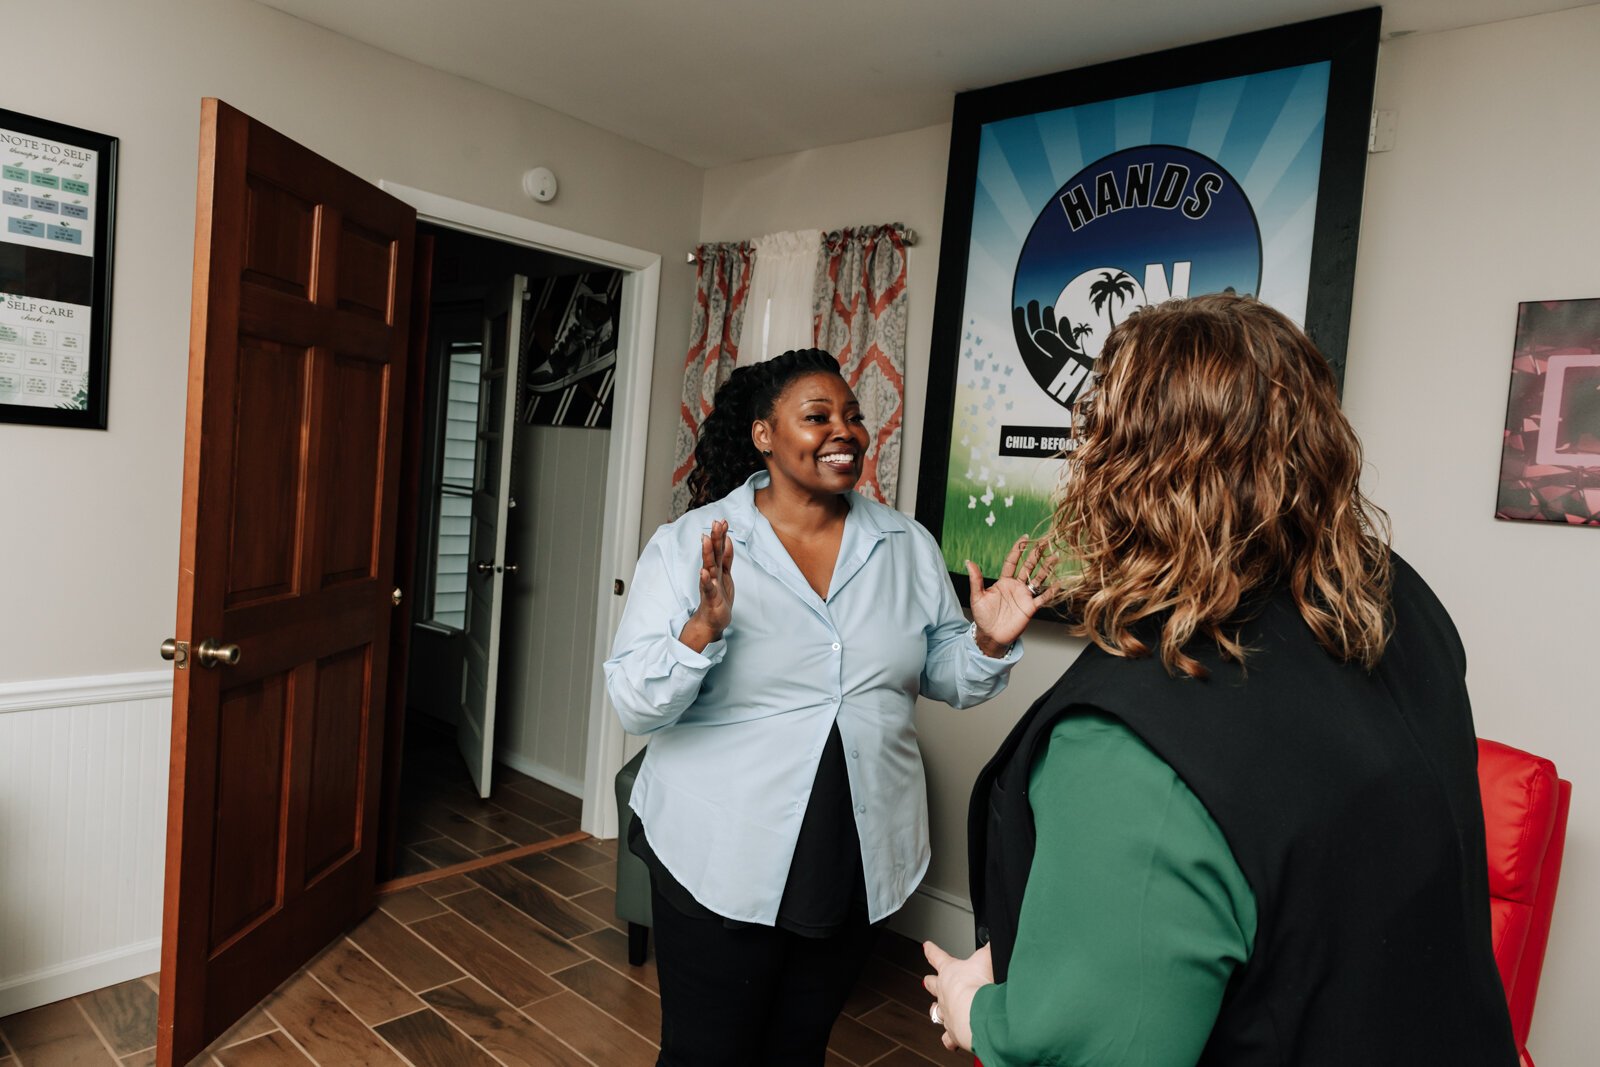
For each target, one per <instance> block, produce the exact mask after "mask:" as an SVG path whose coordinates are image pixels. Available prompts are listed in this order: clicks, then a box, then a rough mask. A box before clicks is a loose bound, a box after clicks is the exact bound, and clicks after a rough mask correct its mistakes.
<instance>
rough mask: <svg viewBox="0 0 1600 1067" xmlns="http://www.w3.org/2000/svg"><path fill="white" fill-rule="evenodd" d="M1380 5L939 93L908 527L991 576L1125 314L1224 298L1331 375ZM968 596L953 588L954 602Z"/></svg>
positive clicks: (1348, 273) (1046, 501)
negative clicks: (1238, 302) (1266, 306)
mask: <svg viewBox="0 0 1600 1067" xmlns="http://www.w3.org/2000/svg"><path fill="white" fill-rule="evenodd" d="M1379 22H1380V12H1379V10H1378V9H1377V8H1371V9H1368V10H1364V11H1357V12H1354V13H1351V14H1347V15H1339V16H1335V17H1333V18H1327V19H1319V20H1316V21H1314V22H1306V23H1300V24H1297V25H1294V26H1287V27H1282V28H1279V29H1273V30H1266V31H1262V32H1258V33H1252V34H1247V35H1244V36H1241V37H1233V38H1229V39H1227V40H1222V41H1216V42H1211V43H1208V44H1201V45H1194V46H1190V47H1186V48H1181V49H1176V50H1173V51H1168V52H1161V53H1157V54H1152V55H1146V56H1139V57H1136V58H1133V59H1127V60H1120V61H1117V62H1113V63H1106V64H1102V65H1099V66H1094V67H1086V68H1082V69H1079V70H1071V71H1067V72H1064V73H1061V74H1054V75H1047V76H1045V77H1040V78H1033V79H1030V80H1027V81H1021V82H1014V83H1011V84H1009V85H1001V86H996V87H993V88H989V89H981V90H976V91H973V92H968V93H962V94H960V95H958V96H957V97H956V103H955V113H954V118H953V124H952V133H951V144H950V169H949V179H948V185H947V187H946V192H945V215H944V231H943V237H942V241H941V249H940V260H939V282H938V295H937V303H936V306H935V310H934V321H933V338H932V350H931V361H930V370H929V382H928V410H927V422H926V424H925V430H924V434H923V445H922V470H921V476H920V478H919V488H918V494H917V518H918V519H919V520H920V521H921V522H922V523H923V524H924V525H925V526H927V527H928V528H929V529H930V530H932V531H933V533H934V535H935V536H936V537H937V538H938V539H939V542H940V544H941V545H942V546H943V550H944V556H945V560H946V563H947V565H948V567H949V569H950V570H951V571H952V572H957V573H960V572H964V570H965V561H966V560H968V559H971V560H973V561H975V562H977V563H978V564H979V566H980V567H981V568H982V569H983V572H984V573H985V574H987V575H990V576H993V575H995V574H996V573H998V571H999V566H1000V563H1001V561H1002V559H1003V558H1004V555H1005V552H1006V550H1007V549H1008V548H1009V547H1010V545H1011V544H1012V542H1014V541H1015V540H1016V538H1017V537H1018V536H1019V535H1021V534H1024V533H1030V534H1031V533H1036V532H1039V531H1041V530H1043V528H1044V526H1045V524H1046V523H1047V521H1048V518H1049V514H1050V497H1051V494H1052V493H1053V492H1054V490H1055V488H1056V486H1057V483H1058V480H1059V477H1060V471H1061V465H1062V458H1061V457H1062V455H1063V454H1064V452H1065V451H1067V450H1068V449H1070V448H1071V447H1072V444H1073V437H1072V418H1071V408H1072V404H1073V402H1074V401H1075V400H1076V399H1077V397H1078V395H1079V393H1080V392H1081V391H1082V390H1083V389H1084V387H1085V386H1086V385H1087V384H1088V382H1089V380H1090V377H1091V371H1092V367H1093V363H1094V359H1095V356H1096V354H1097V353H1098V352H1099V350H1100V346H1101V345H1102V344H1103V343H1104V341H1105V336H1106V334H1107V333H1108V332H1109V331H1110V330H1111V328H1112V327H1114V326H1115V325H1116V323H1118V322H1120V321H1121V320H1122V319H1123V318H1125V317H1126V316H1127V315H1128V314H1129V313H1131V312H1132V311H1134V310H1135V309H1136V308H1139V307H1141V306H1144V305H1147V304H1154V303H1159V302H1161V301H1163V300H1166V299H1168V298H1170V297H1179V296H1190V295H1199V294H1202V293H1210V292H1221V291H1225V290H1233V291H1236V292H1240V293H1249V294H1253V295H1256V296H1258V297H1260V299H1262V300H1264V301H1266V302H1268V303H1270V304H1272V305H1273V306H1275V307H1277V308H1278V309H1279V310H1281V311H1283V312H1285V313H1286V314H1288V315H1289V316H1290V317H1291V318H1293V319H1294V320H1295V321H1296V322H1299V323H1300V324H1302V325H1303V326H1304V327H1305V328H1306V330H1307V332H1308V333H1310V335H1311V337H1312V339H1313V340H1315V341H1316V342H1317V344H1318V345H1319V347H1320V348H1321V350H1322V351H1323V353H1324V354H1325V355H1326V356H1327V358H1328V359H1329V361H1330V363H1331V364H1332V366H1333V368H1334V372H1335V374H1336V375H1339V376H1340V379H1341V381H1342V371H1343V365H1344V348H1345V341H1346V337H1347V334H1348V329H1349V317H1350V294H1351V288H1352V285H1353V280H1354V274H1355V259H1356V235H1357V231H1358V227H1359V222H1360V212H1361V189H1362V180H1363V176H1364V174H1365V170H1366V152H1367V134H1368V129H1369V124H1370V117H1371V108H1372V85H1373V77H1374V74H1375V71H1376V64H1377V50H1378V28H1379ZM965 585H966V583H965V582H964V581H957V582H956V587H957V589H961V590H963V595H964V590H965Z"/></svg>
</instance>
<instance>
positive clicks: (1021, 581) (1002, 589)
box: [967, 537, 1058, 658]
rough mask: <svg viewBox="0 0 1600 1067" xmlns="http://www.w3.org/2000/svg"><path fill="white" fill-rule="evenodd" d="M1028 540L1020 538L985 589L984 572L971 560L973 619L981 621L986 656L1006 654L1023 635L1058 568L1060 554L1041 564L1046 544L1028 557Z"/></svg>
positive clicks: (980, 634) (980, 644)
mask: <svg viewBox="0 0 1600 1067" xmlns="http://www.w3.org/2000/svg"><path fill="white" fill-rule="evenodd" d="M1027 543H1028V539H1027V538H1026V537H1019V538H1017V543H1016V544H1014V545H1012V546H1011V551H1010V553H1008V554H1007V555H1006V561H1005V563H1004V564H1002V565H1001V567H1000V579H999V581H997V582H995V583H994V584H993V585H991V586H989V587H988V588H984V584H983V572H982V571H980V570H978V565H977V564H976V563H974V562H972V561H971V560H970V559H969V560H967V580H968V581H969V582H970V583H971V596H970V598H969V602H970V603H971V605H972V621H973V622H975V623H977V624H978V648H979V649H980V650H982V652H983V654H984V655H985V656H989V657H991V658H998V657H1000V656H1003V655H1005V654H1006V649H1008V648H1009V647H1010V646H1011V643H1012V642H1013V641H1015V640H1016V639H1017V638H1019V637H1021V636H1022V631H1023V630H1026V629H1027V628H1028V622H1029V621H1030V620H1031V619H1032V618H1033V615H1034V612H1036V611H1038V610H1039V608H1040V607H1041V606H1042V605H1043V604H1044V602H1045V595H1044V594H1045V592H1046V591H1047V589H1048V588H1049V585H1050V572H1051V571H1053V570H1054V569H1055V565H1056V563H1057V561H1058V557H1056V556H1051V557H1050V558H1049V559H1047V560H1045V561H1044V563H1043V564H1040V562H1039V553H1040V552H1041V551H1042V550H1043V548H1044V546H1043V545H1039V544H1036V545H1034V546H1033V550H1032V551H1030V552H1029V553H1028V555H1027V558H1025V559H1024V558H1023V555H1022V550H1023V548H1024V547H1025V546H1026V545H1027ZM1019 560H1020V561H1021V562H1020V563H1019V562H1018V561H1019Z"/></svg>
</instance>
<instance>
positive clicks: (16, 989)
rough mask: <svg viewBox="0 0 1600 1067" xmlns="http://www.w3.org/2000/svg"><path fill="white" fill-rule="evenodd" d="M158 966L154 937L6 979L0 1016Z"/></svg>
mask: <svg viewBox="0 0 1600 1067" xmlns="http://www.w3.org/2000/svg"><path fill="white" fill-rule="evenodd" d="M160 969H161V939H160V938H155V939H153V940H150V941H142V942H140V943H138V944H135V945H124V946H122V947H121V948H117V949H113V950H112V951H110V952H102V953H100V954H98V955H95V956H85V957H83V958H82V959H77V960H68V961H67V962H65V963H58V964H56V965H55V966H54V967H47V968H45V969H44V970H42V971H34V972H33V973H32V974H24V975H18V976H17V977H15V978H7V979H5V980H4V981H0V1019H3V1018H5V1017H6V1016H8V1015H15V1014H16V1013H17V1012H19V1011H27V1010H28V1009H29V1008H37V1007H39V1006H40V1005H41V1004H54V1003H55V1002H56V1001H58V1000H65V999H67V998H68V997H75V996H77V995H78V994H79V993H87V992H89V991H90V990H91V989H104V988H105V987H106V986H111V985H116V984H117V983H119V982H126V981H129V980H130V979H134V978H139V977H141V976H143V975H147V974H153V973H154V972H156V971H158V970H160Z"/></svg>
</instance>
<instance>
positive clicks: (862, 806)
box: [856, 804, 867, 815]
mask: <svg viewBox="0 0 1600 1067" xmlns="http://www.w3.org/2000/svg"><path fill="white" fill-rule="evenodd" d="M856 810H857V811H858V812H860V813H861V814H863V815H865V814H866V813H867V806H866V805H865V804H857V805H856Z"/></svg>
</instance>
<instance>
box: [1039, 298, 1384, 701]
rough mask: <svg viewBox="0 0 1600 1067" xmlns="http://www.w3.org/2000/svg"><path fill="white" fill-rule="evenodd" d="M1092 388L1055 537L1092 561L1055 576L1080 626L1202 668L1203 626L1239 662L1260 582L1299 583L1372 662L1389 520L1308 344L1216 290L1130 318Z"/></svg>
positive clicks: (1338, 644)
mask: <svg viewBox="0 0 1600 1067" xmlns="http://www.w3.org/2000/svg"><path fill="white" fill-rule="evenodd" d="M1095 369H1096V383H1095V385H1094V387H1093V388H1092V389H1091V390H1090V391H1089V392H1088V393H1087V394H1086V395H1085V397H1083V398H1082V399H1080V401H1079V402H1078V405H1077V408H1076V410H1075V414H1074V420H1073V427H1074V431H1075V432H1076V434H1077V436H1078V441H1079V444H1078V447H1077V448H1076V449H1075V450H1074V451H1073V452H1071V453H1070V455H1069V456H1068V458H1067V463H1066V468H1065V472H1064V477H1063V482H1062V487H1061V489H1060V491H1059V492H1058V494H1057V500H1056V507H1055V514H1054V516H1053V521H1052V524H1051V526H1052V529H1051V534H1052V538H1053V540H1054V541H1055V542H1056V543H1057V545H1058V546H1059V547H1060V548H1061V549H1062V550H1064V551H1065V552H1066V553H1068V554H1070V555H1072V556H1075V557H1076V558H1077V559H1078V561H1079V562H1080V570H1079V571H1078V573H1077V574H1076V575H1075V576H1074V577H1072V578H1070V579H1068V580H1067V581H1065V582H1064V583H1063V585H1062V587H1061V588H1060V589H1059V590H1057V593H1056V596H1057V603H1058V604H1059V605H1060V606H1061V607H1062V608H1063V609H1064V610H1065V612H1066V614H1067V615H1068V617H1069V618H1070V619H1072V620H1073V624H1074V626H1075V631H1076V632H1077V633H1079V634H1080V635H1084V636H1087V637H1088V638H1089V639H1090V640H1092V641H1093V642H1094V643H1095V644H1096V645H1098V646H1100V647H1101V648H1103V649H1105V650H1106V651H1107V652H1110V653H1112V654H1114V655H1119V656H1130V657H1137V656H1143V655H1147V654H1148V653H1149V651H1150V649H1149V647H1148V645H1147V644H1146V643H1145V642H1144V641H1142V640H1140V639H1139V638H1138V637H1137V636H1135V634H1134V632H1133V627H1134V626H1135V625H1137V624H1138V623H1139V622H1140V621H1141V620H1145V619H1150V620H1151V621H1152V623H1159V625H1160V628H1161V634H1160V653H1161V660H1162V662H1163V663H1164V664H1165V666H1166V668H1167V670H1168V671H1169V672H1170V673H1172V674H1177V673H1179V672H1182V673H1183V674H1186V675H1188V676H1190V677H1205V676H1206V674H1207V671H1206V669H1205V667H1204V666H1203V665H1202V664H1201V663H1199V662H1198V661H1197V660H1196V659H1194V657H1192V656H1190V655H1188V654H1187V653H1186V652H1185V651H1184V649H1185V646H1186V645H1188V644H1189V642H1190V640H1191V639H1192V638H1194V637H1195V635H1196V634H1200V635H1203V636H1204V637H1205V638H1208V639H1209V640H1211V641H1213V642H1215V644H1216V645H1217V647H1218V649H1219V651H1220V653H1221V655H1222V657H1223V658H1224V659H1228V660H1234V661H1239V662H1242V661H1243V659H1244V657H1245V653H1246V649H1245V648H1244V646H1243V644H1242V643H1241V640H1240V637H1239V634H1238V624H1239V622H1240V621H1241V617H1242V615H1244V614H1245V613H1247V611H1248V610H1249V607H1248V605H1250V604H1251V603H1252V602H1253V601H1255V600H1256V599H1257V597H1255V596H1253V594H1259V593H1266V592H1268V591H1271V590H1273V589H1277V588H1286V589H1287V590H1288V592H1289V593H1290V594H1291V595H1292V596H1293V597H1294V601H1295V604H1296V605H1297V607H1298V608H1299V611H1300V615H1301V617H1302V618H1304V619H1305V622H1306V625H1307V626H1309V627H1310V628H1311V631H1312V633H1313V634H1314V635H1315V636H1316V639H1317V641H1318V643H1319V644H1321V645H1322V646H1323V647H1324V648H1325V649H1327V650H1328V652H1330V653H1331V654H1332V655H1334V656H1335V657H1337V658H1338V659H1340V660H1344V661H1347V662H1356V663H1360V664H1362V665H1363V666H1365V667H1366V668H1368V669H1369V670H1370V669H1371V668H1372V667H1374V666H1376V665H1377V663H1378V660H1379V659H1380V658H1381V657H1382V655H1383V650H1384V645H1385V643H1386V642H1387V640H1388V634H1389V624H1390V616H1389V587H1390V562H1389V547H1388V540H1389V521H1388V516H1387V515H1385V514H1384V512H1383V510H1382V509H1381V508H1379V507H1377V506H1376V505H1375V504H1373V503H1372V502H1371V501H1369V500H1367V499H1366V497H1364V496H1363V495H1362V493H1361V487H1360V472H1361V444H1360V442H1359V441H1358V440H1357V439H1356V435H1355V432H1354V431H1353V430H1352V429H1351V427H1350V423H1349V421H1348V420H1347V419H1346V418H1345V416H1344V413H1343V412H1342V411H1341V410H1340V409H1339V399H1338V395H1337V391H1336V386H1335V383H1334V378H1333V373H1332V371H1331V370H1330V369H1329V367H1328V364H1327V361H1326V360H1324V359H1323V358H1322V355H1321V354H1320V353H1319V352H1318V351H1317V349H1316V347H1315V346H1314V345H1313V344H1312V343H1311V340H1310V339H1309V338H1308V337H1306V335H1305V334H1304V333H1303V332H1301V330H1300V328H1299V327H1297V326H1296V325H1295V324H1294V323H1293V322H1291V321H1289V319H1287V318H1285V317H1284V316H1283V315H1282V314H1281V313H1279V312H1277V311H1275V310H1273V309H1272V308H1270V307H1268V306H1267V305H1266V304H1263V303H1261V302H1260V301H1258V300H1255V299H1252V298H1249V297H1242V296H1235V295H1232V294H1217V295H1212V296H1202V297H1195V298H1193V299H1186V300H1172V301H1169V302H1167V303H1164V304H1160V305H1158V306H1155V307H1151V308H1146V309H1144V310H1141V311H1138V312H1136V313H1134V314H1133V315H1131V316H1129V317H1128V318H1127V319H1126V320H1125V321H1123V322H1122V323H1121V324H1119V325H1118V326H1117V327H1116V328H1115V329H1114V330H1112V331H1111V333H1110V334H1109V335H1108V336H1107V337H1106V343H1105V346H1104V348H1103V349H1102V350H1101V353H1100V357H1099V361H1098V363H1097V364H1096V368H1095Z"/></svg>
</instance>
